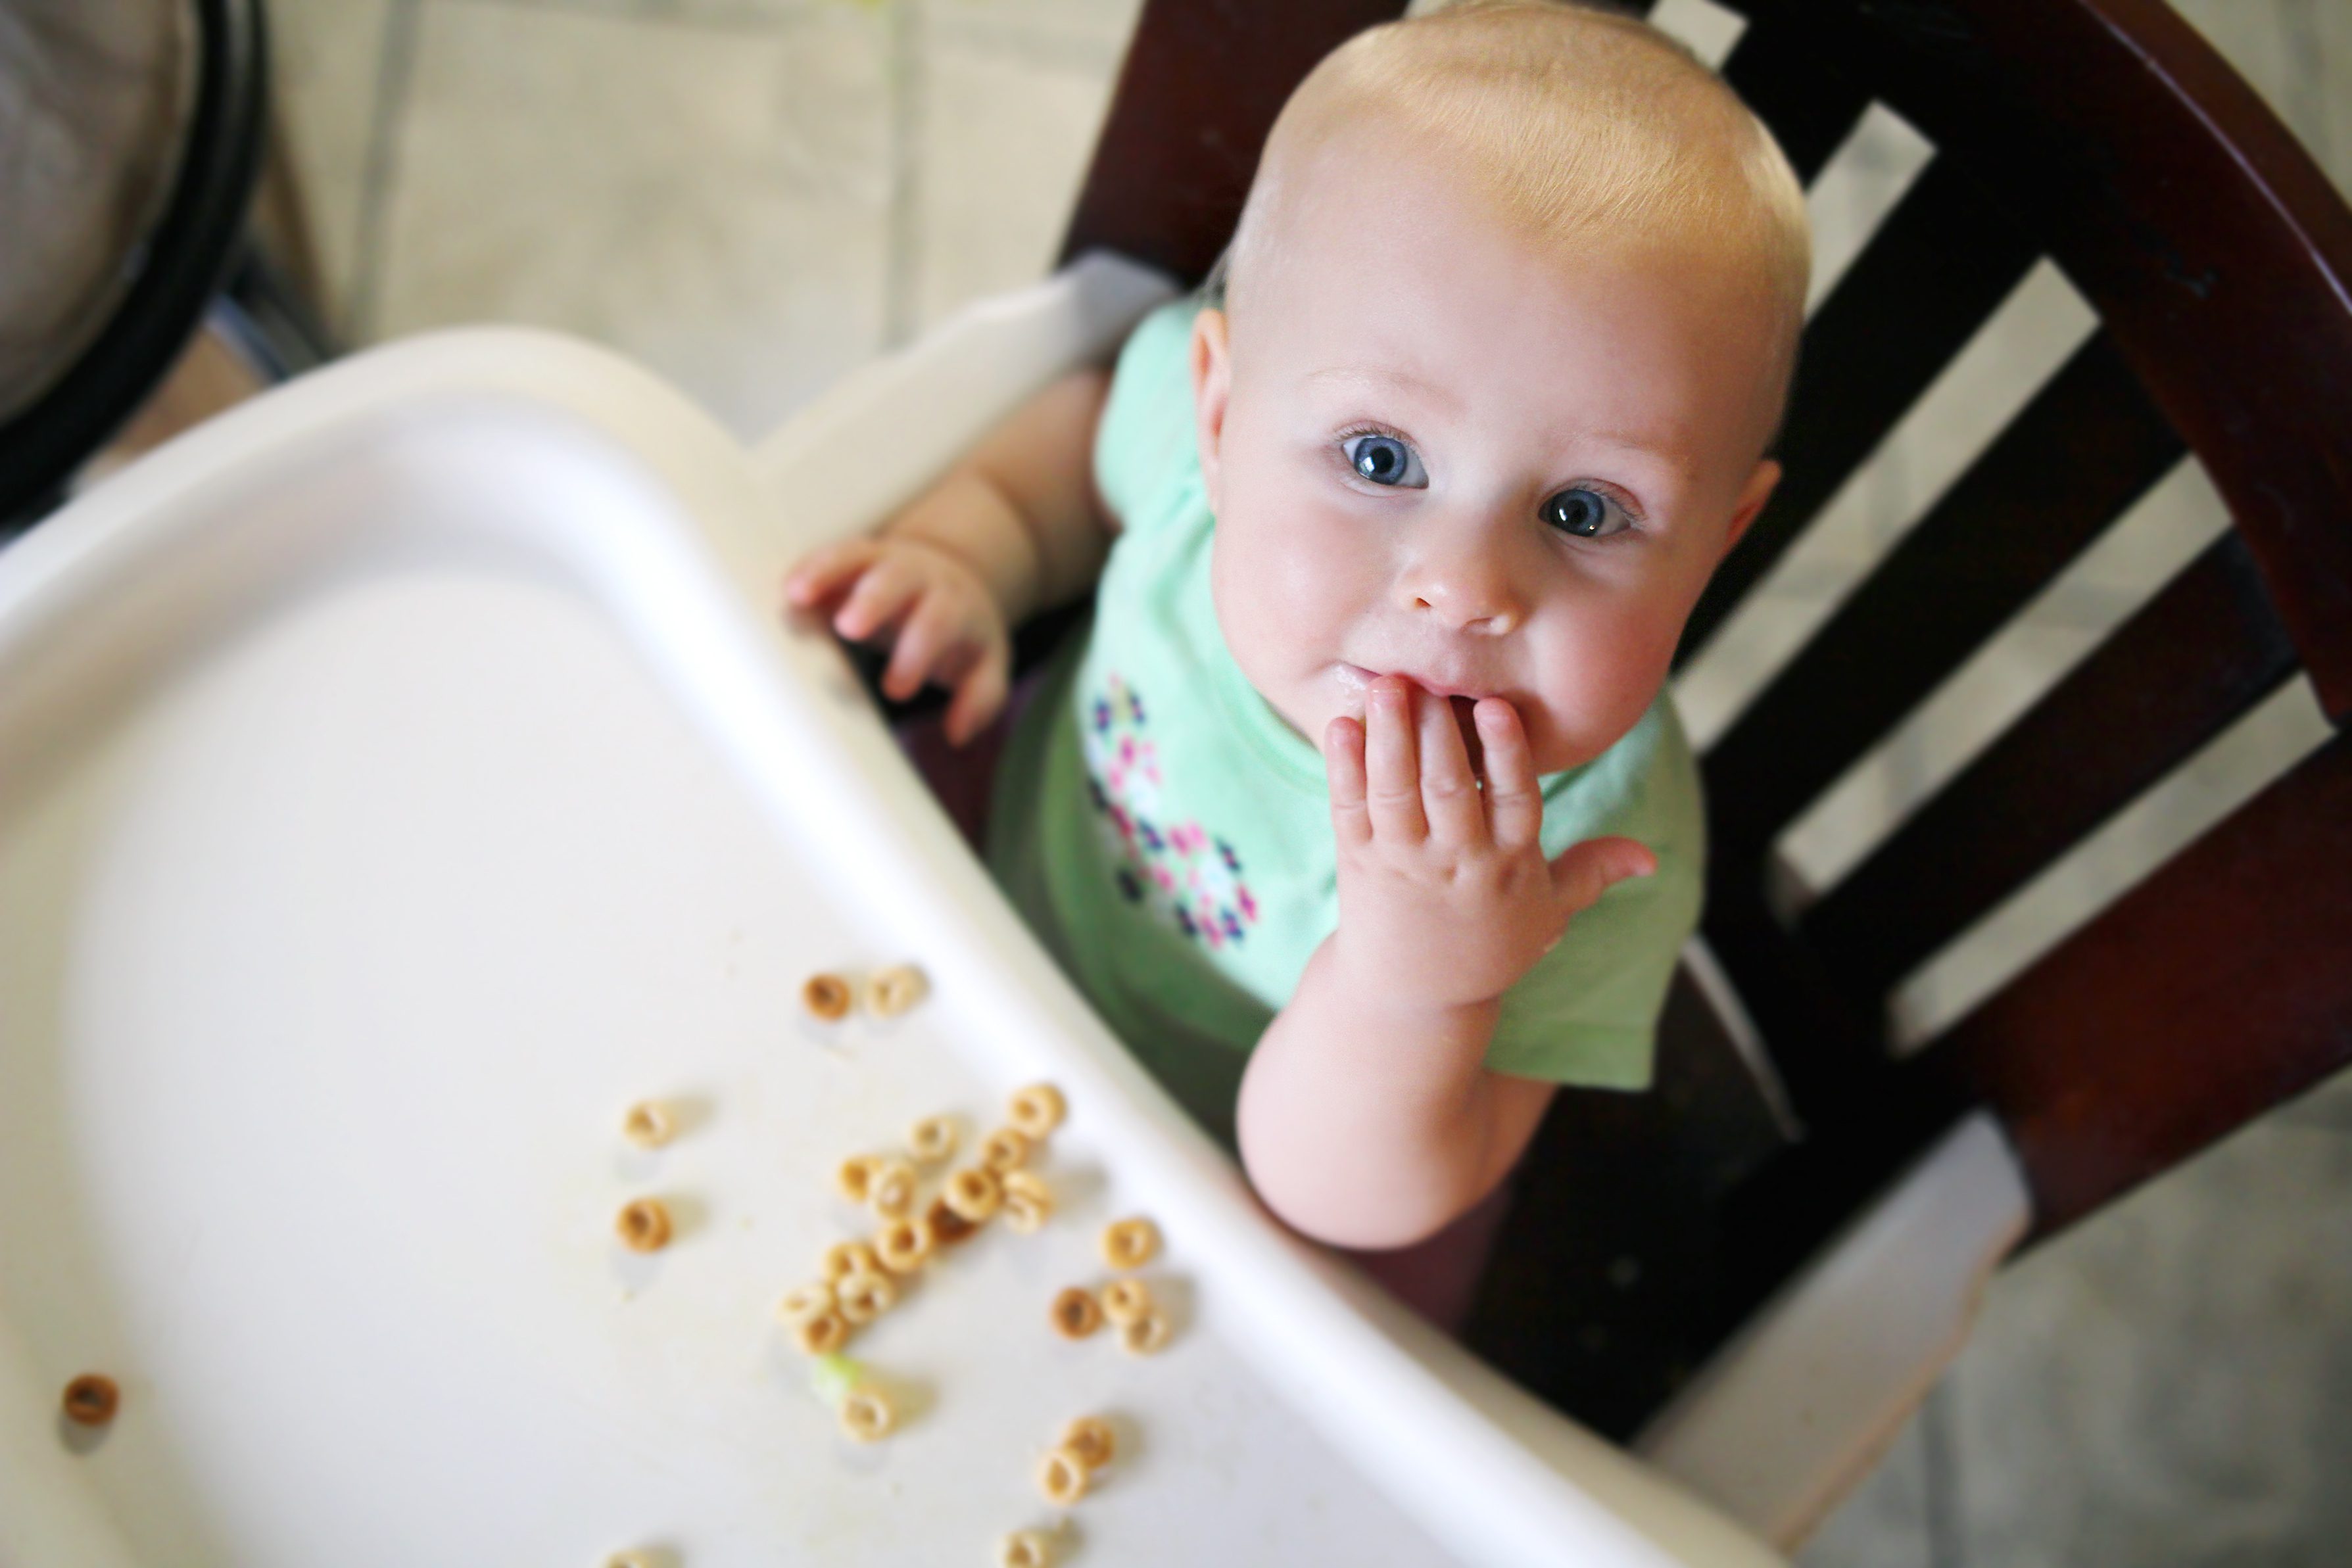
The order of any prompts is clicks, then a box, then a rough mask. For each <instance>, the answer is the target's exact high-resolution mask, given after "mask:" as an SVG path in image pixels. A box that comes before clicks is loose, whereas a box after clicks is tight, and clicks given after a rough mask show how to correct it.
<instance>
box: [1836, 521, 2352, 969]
mask: <svg viewBox="0 0 2352 1568" xmlns="http://www.w3.org/2000/svg"><path fill="white" fill-rule="evenodd" d="M2295 668H2296V665H2295V655H2294V643H2293V642H2292V641H2291V640H2290V639H2289V638H2288V636H2287V634H2286V628H2285V627H2284V625H2282V624H2281V623H2280V622H2279V618H2278V612H2276V611H2275V610H2273V608H2272V607H2271V602H2270V597H2269V595H2268V594H2267V593H2265V592H2264V591H2263V582H2262V574H2261V572H2260V570H2258V569H2257V568H2256V567H2255V564H2254V559H2253V557H2252V554H2251V553H2250V552H2249V551H2248V550H2247V549H2246V543H2245V540H2243V539H2242V538H2239V537H2238V536H2237V535H2236V534H2234V533H2230V534H2224V535H2222V536H2221V538H2218V539H2216V540H2214V541H2213V543H2212V544H2211V545H2210V546H2208V547H2207V548H2206V549H2205V551H2204V553H2203V554H2201V555H2200V556H2199V557H2198V558H2197V559H2195V560H2194V561H2192V562H2190V563H2189V565H2188V566H2187V567H2185V568H2183V569H2182V570H2181V571H2180V573H2179V575H2178V576H2176V577H2175V578H2174V579H2173V580H2171V581H2170V582H2168V583H2167V584H2166V585H2165V586H2164V587H2163V588H2162V589H2161V590H2160V591H2158V593H2157V594H2156V595H2155V597H2153V598H2152V599H2150V600H2149V601H2148V602H2147V604H2145V605H2144V606H2142V607H2141V608H2140V610H2139V611H2138V612H2137V613H2136V614H2134V615H2133V616H2132V617H2131V618H2130V619H2129V620H2128V621H2126V622H2125V623H2124V624H2123V625H2122V626H2120V627H2119V628H2117V629H2116V632H2115V633H2114V634H2113V635H2112V636H2111V637H2110V638H2109V639H2108V640H2107V642H2105V643H2103V644H2102V645H2101V646H2100V647H2099V648H2097V649H2096V650H2095V651H2094V652H2093V653H2091V654H2090V655H2089V656H2088V657H2087V658H2085V659H2084V661H2083V662H2082V663H2081V664H2078V665H2077V666H2075V668H2074V669H2073V670H2072V671H2070V672H2068V674H2067V675H2066V677H2065V679H2063V681H2061V682H2060V683H2059V684H2058V685H2056V686H2055V687H2053V689H2052V690H2051V691H2050V692H2048V693H2047V694H2045V695H2043V696H2042V698H2041V699H2040V700H2039V701H2038V702H2037V703H2036V704H2035V705H2034V706H2032V708H2031V709H2029V710H2028V711H2027V712H2026V713H2025V714H2024V715H2023V716H2021V717H2020V718H2019V719H2018V720H2017V722H2016V723H2015V724H2014V725H2012V726H2011V727H2010V728H2009V729H2008V730H2007V731H2006V732H2005V733H2004V734H2002V735H2001V736H2000V737H1999V738H1998V739H1997V740H1995V741H1994V742H1993V743H1992V745H1990V747H1987V748H1986V750H1985V752H1984V754H1983V755H1982V756H1980V757H1979V758H1976V759H1975V760H1974V761H1973V762H1971V763H1970V764H1969V766H1968V767H1967V768H1963V769H1962V770H1961V771H1960V772H1959V773H1958V774H1956V775H1955V776H1954V777H1953V778H1952V779H1951V780H1950V781H1949V782H1948V784H1946V785H1945V787H1944V788H1943V789H1940V790H1939V791H1937V793H1936V794H1935V795H1934V796H1933V797H1931V798H1930V799H1929V800H1927V802H1926V803H1925V804H1923V805H1922V806H1921V807H1920V808H1919V809H1918V810H1916V812H1914V813H1913V814H1912V815H1911V816H1910V817H1909V818H1908V819H1906V821H1905V822H1904V823H1903V825H1902V827H1900V828H1899V829H1897V830H1896V831H1895V832H1894V833H1892V834H1890V835H1888V837H1887V839H1886V841H1885V842H1884V843H1882V844H1880V845H1879V846H1878V847H1877V849H1875V850H1874V852H1872V853H1871V854H1870V855H1869V856H1868V857H1867V858H1866V859H1864V861H1863V862H1862V863H1861V864H1860V865H1858V866H1856V867H1855V868H1854V869H1853V871H1852V872H1851V873H1848V874H1847V875H1846V876H1845V877H1844V878H1843V879H1842V880H1841V881H1839V882H1838V883H1837V884H1836V885H1835V886H1833V887H1832V888H1831V889H1830V890H1829V892H1828V893H1827V894H1824V895H1823V897H1822V899H1821V901H1820V902H1819V903H1818V904H1814V905H1813V906H1812V907H1811V908H1810V909H1808V910H1806V911H1805V912H1804V915H1803V916H1802V918H1801V922H1800V929H1801V933H1802V936H1803V938H1804V940H1805V941H1806V943H1807V944H1808V945H1809V946H1811V947H1812V949H1813V950H1814V951H1815V952H1816V953H1818V954H1820V955H1821V956H1822V960H1823V961H1824V962H1825V963H1826V964H1827V965H1828V966H1829V967H1831V968H1832V970H1834V971H1835V972H1837V973H1838V974H1839V975H1840V976H1841V977H1848V978H1849V979H1850V982H1851V983H1853V985H1855V986H1856V987H1858V988H1864V989H1867V990H1871V991H1879V992H1883V991H1885V990H1886V989H1888V988H1891V987H1892V986H1894V985H1895V982H1896V981H1898V980H1899V979H1901V978H1902V977H1903V976H1905V975H1906V974H1907V973H1909V972H1910V971H1911V969H1912V968H1913V967H1915V966H1916V965H1917V964H1918V963H1919V962H1920V961H1921V960H1923V959H1925V958H1926V957H1927V956H1929V955H1930V954H1932V953H1934V952H1935V951H1936V950H1937V948H1938V947H1940V946H1943V945H1944V944H1945V943H1946V942H1948V941H1949V940H1950V939H1951V938H1952V937H1954V936H1958V934H1959V933H1960V932H1962V931H1964V930H1966V929H1967V928H1968V927H1969V925H1970V924H1971V923H1972V922H1974V921H1975V920H1976V919H1977V917H1978V916H1979V915H1982V914H1983V913H1984V912H1986V911H1987V910H1990V909H1991V908H1992V907H1993V906H1994V905H1996V904H1999V903H2000V901H2001V900H2003V899H2005V898H2007V897H2008V896H2009V895H2010V894H2012V893H2014V892H2015V891H2016V890H2017V889H2019V888H2021V887H2022V886H2023V885H2024V884H2025V883H2026V882H2027V881H2029V880H2030V879H2031V878H2032V876H2033V875H2034V874H2035V873H2037V872H2039V871H2040V870H2041V869H2042V867H2043V866H2044V865H2045V864H2047V863H2048V862H2051V861H2053V860H2054V859H2056V858H2057V857H2058V856H2059V855H2061V854H2063V852H2065V851H2066V850H2067V849H2069V848H2070V847H2072V846H2073V845H2074V842H2075V841H2077V840H2079V839H2081V838H2083V837H2084V836H2085V835H2087V834H2089V833H2091V832H2092V831H2095V830H2096V829H2097V828H2098V826H2099V825H2100V824H2101V823H2102V822H2104V821H2106V820H2107V818H2108V817H2110V816H2111V815H2113V814H2114V812H2115V811H2116V810H2117V809H2119V808H2120V807H2121V806H2123V805H2124V804H2125V803H2126V802H2128V801H2130V800H2133V799H2135V798H2136V797H2137V796H2138V795H2139V794H2140V792H2141V791H2143V790H2145V789H2147V788H2148V787H2149V786H2151V785H2153V784H2155V783H2156V782H2157V781H2158V780H2159V779H2162V778H2163V777H2164V776H2165V775H2166V774H2167V773H2169V772H2170V771H2171V770H2172V769H2173V768H2175V767H2177V766H2178V765H2179V763H2181V762H2182V761H2184V760H2185V759H2186V758H2189V756H2190V755H2192V754H2193V753H2195V752H2196V751H2197V750H2198V749H2199V748H2200V747H2203V746H2204V745H2205V744H2206V743H2207V742H2209V741H2210V740H2211V739H2212V738H2213V737H2215V736H2217V735H2219V734H2221V731H2222V730H2223V729H2224V728H2226V727H2228V726H2229V725H2230V724H2231V723H2232V722H2233V721H2234V720H2236V719H2237V718H2238V717H2239V716H2241V715H2242V714H2244V713H2245V712H2246V711H2247V710H2248V709H2250V708H2252V706H2254V705H2255V704H2256V703H2259V702H2261V701H2262V700H2263V698H2264V697H2267V696H2268V695H2271V693H2272V692H2273V691H2275V690H2277V689H2278V687H2279V686H2280V685H2282V684H2284V682H2285V681H2286V680H2287V679H2288V678H2289V677H2290V676H2292V675H2293V674H2294V672H2295ZM2346 941H2347V946H2348V947H2352V935H2347V937H2346ZM2346 962H2347V965H2352V951H2347V955H2346Z"/></svg>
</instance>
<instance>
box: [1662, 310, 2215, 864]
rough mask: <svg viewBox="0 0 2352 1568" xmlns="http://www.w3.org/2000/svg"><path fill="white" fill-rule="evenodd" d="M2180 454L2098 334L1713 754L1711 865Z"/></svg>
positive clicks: (1758, 838)
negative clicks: (1713, 855)
mask: <svg viewBox="0 0 2352 1568" xmlns="http://www.w3.org/2000/svg"><path fill="white" fill-rule="evenodd" d="M2183 450H2184V448H2183V446H2182V444H2181V441H2180V438H2179V436H2178V435H2176V434H2174V433H2173V430H2172V427H2171V425H2170V424H2169V423H2167V422H2166V420H2165V418H2164V416H2163V414H2161V413H2158V411H2157V409H2156V407H2155V405H2154V404H2153V403H2151V402H2149V401H2148V398H2147V393H2146V392H2143V391H2142V390H2141V388H2140V384H2139V379H2138V378H2137V376H2135V375H2134V374H2133V373H2132V371H2131V370H2130V369H2129V367H2127V366H2126V365H2125V363H2124V362H2123V360H2122V357H2121V356H2120V355H2118V354H2117V353H2116V349H2115V344H2114V343H2113V341H2112V340H2109V339H2108V338H2107V337H2106V336H2105V334H2104V333H2096V332H2095V333H2093V334H2092V335H2091V337H2090V338H2089V339H2088V340H2085V341H2084V344H2083V346H2082V347H2081V348H2080V349H2078V350H2075V352H2074V357H2073V358H2072V359H2071V360H2069V361H2067V362H2066V364H2065V365H2063V367H2061V369H2060V370H2059V371H2058V372H2057V373H2056V374H2055V375H2053V376H2052V377H2051V378H2050V380H2049V382H2047V383H2045V384H2044V385H2043V387H2042V390H2041V391H2040V392H2038V393H2036V394H2035V396H2034V397H2033V398H2032V400H2031V401H2030V402H2028V403H2027V404H2026V406H2025V407H2024V408H2023V409H2022V410H2021V411H2020V413H2018V414H2017V416H2016V417H2015V418H2014V419H2012V420H2011V422H2010V423H2009V426H2008V428H2007V429H2005V430H2003V431H2002V432H2001V433H2000V435H1999V436H1998V437H1996V438H1995V439H1994V441H1993V442H1992V444H1990V445H1989V446H1987V447H1986V448H1985V449H1984V451H1983V452H1982V453H1980V454H1979V455H1978V457H1977V459H1976V461H1975V462H1974V463H1973V464H1971V465H1969V468H1968V470H1967V471H1966V472H1965V473H1963V474H1962V475H1961V476H1960V477H1959V478H1958V480H1957V481H1956V482H1955V483H1954V484H1953V485H1952V486H1951V488H1950V489H1948V490H1947V491H1946V492H1945V493H1944V495H1943V496H1942V497H1940V498H1939V499H1938V500H1937V502H1936V503H1935V504H1934V505H1933V506H1932V507H1929V508H1928V510H1927V515H1926V516H1925V517H1923V518H1922V519H1921V520H1920V521H1919V522H1918V524H1917V525H1916V527H1914V528H1912V529H1911V530H1910V532H1909V533H1907V534H1906V535H1905V536H1904V538H1902V540H1901V541H1900V542H1899V543H1897V544H1896V545H1895V548H1894V549H1892V550H1891V551H1890V552H1889V553H1888V555H1887V557H1886V559H1885V560H1884V561H1882V562H1881V563H1880V564H1879V566H1878V567H1877V569H1876V570H1874V572H1873V573H1872V574H1871V576H1870V578H1869V580H1867V581H1865V582H1864V584H1863V586H1862V587H1861V588H1860V589H1859V590H1857V591H1855V592H1854V593H1853V595H1852V596H1851V597H1850V598H1848V599H1847V600H1846V601H1845V602H1844V603H1843V605H1842V606H1840V607H1839V610H1838V612H1836V613H1835V614H1834V615H1833V616H1832V618H1831V619H1830V621H1829V622H1828V623H1827V624H1826V625H1825V626H1823V627H1822V629H1821V630H1820V631H1818V632H1815V633H1814V635H1813V637H1812V639H1811V641H1810V642H1809V643H1806V644H1805V646H1804V648H1803V650H1802V651H1801V653H1798V655H1797V656H1796V657H1795V658H1794V659H1793V660H1792V661H1791V662H1790V665H1789V666H1788V668H1786V669H1784V670H1783V671H1781V672H1780V674H1778V675H1777V676H1776V677H1775V678H1774V679H1773V681H1772V682H1771V684H1770V685H1768V686H1767V687H1766V688H1765V689H1764V690H1763V692H1761V693H1760V694H1759V695H1758V696H1757V697H1756V698H1755V699H1754V700H1753V701H1752V702H1751V703H1750V704H1749V705H1748V707H1747V708H1746V709H1745V710H1744V711H1743V712H1742V713H1741V714H1740V716H1739V717H1738V720H1736V721H1735V722H1734V723H1733V725H1732V726H1731V727H1730V728H1729V729H1728V730H1727V731H1726V732H1725V733H1724V735H1723V736H1722V737H1720V738H1719V739H1718V740H1717V742H1716V744H1715V745H1714V746H1713V747H1710V748H1709V749H1708V751H1707V753H1706V759H1705V766H1706V784H1707V795H1708V799H1709V801H1710V803H1711V808H1712V809H1711V811H1710V815H1709V819H1708V826H1709V829H1710V833H1709V847H1710V852H1711V853H1713V854H1716V855H1720V856H1727V857H1731V858H1733V859H1742V858H1744V859H1747V860H1749V861H1750V862H1753V861H1754V859H1755V857H1756V856H1757V855H1759V853H1760V852H1761V851H1762V849H1763V847H1764V846H1765V844H1766V843H1768V842H1769V841H1770V839H1771V837H1772V836H1773V835H1774V834H1775V833H1777V832H1779V831H1780V829H1782V828H1783V827H1785V826H1786V825H1787V824H1788V823H1789V822H1790V821H1791V820H1792V819H1793V818H1795V816H1796V815H1797V814H1798V812H1799V811H1801V810H1803V809H1804V807H1805V806H1806V805H1807V804H1808V803H1809V802H1810V801H1811V800H1813V799H1814V797H1815V796H1817V795H1819V794H1820V793H1821V792H1822V790H1823V789H1827V788H1828V787H1829V786H1830V785H1831V784H1832V782H1833V781H1835V780H1836V779H1837V778H1838V777H1839V776H1840V775H1841V774H1843V773H1844V772H1845V770H1846V769H1847V768H1848V767H1850V766H1851V765H1852V764H1853V761H1854V760H1855V759H1856V758H1859V757H1861V756H1862V755H1863V753H1864V752H1865V751H1867V750H1868V749H1869V748H1870V747H1872V746H1873V745H1874V744H1876V743H1877V741H1878V740H1879V739H1880V738H1881V737H1884V736H1885V734H1886V733H1887V732H1888V731H1889V730H1891V729H1893V728H1894V727H1895V724H1896V723H1897V722H1898V721H1899V720H1900V719H1901V718H1902V716H1904V715H1905V714H1906V713H1907V712H1909V711H1910V710H1911V709H1912V708H1913V707H1914V706H1916V705H1917V704H1918V703H1919V702H1921V701H1922V700H1923V699H1925V698H1926V697H1927V695H1928V694H1929V693H1930V692H1932V691H1934V690H1935V688H1936V687H1937V685H1938V684H1939V683H1940V682H1942V681H1943V679H1944V678H1945V677H1946V676H1947V675H1948V674H1950V673H1951V672H1952V670H1953V669H1955V668H1956V667H1958V664H1960V663H1961V661H1963V660H1964V659H1966V658H1967V657H1968V656H1969V653H1971V652H1973V651H1974V650H1975V649H1976V648H1978V647H1979V645H1980V644H1982V643H1985V642H1986V641H1987V640H1988V639H1990V637H1991V636H1992V635H1993V633H1994V632H1997V631H1998V630H1999V629H2000V626H2001V625H2002V624H2003V623H2004V622H2007V621H2008V620H2009V619H2010V618H2011V616H2012V615H2014V614H2015V613H2016V612H2018V611H2019V610H2020V609H2021V608H2022V607H2023V606H2024V604H2025V603H2026V602H2027V601H2029V600H2031V599H2032V597H2033V596H2034V595H2035V594H2037V593H2039V592H2040V591H2042V588H2043V587H2044V586H2046V585H2047V584H2048V583H2049V581H2050V580H2051V579H2053V578H2054V577H2056V576H2057V575H2058V573H2059V572H2061V571H2062V570H2064V569H2065V567H2066V566H2067V564H2068V563H2069V562H2071V561H2072V560H2074V558H2075V557H2076V556H2078V555H2080V554H2081V553H2082V551H2083V550H2084V549H2087V548H2088V547H2089V546H2090V545H2091V544H2092V542H2093V541H2095V539H2096V538H2098V537H2099V535H2100V534H2101V533H2102V532H2104V531H2105V528H2107V527H2108V525H2109V524H2111V523H2112V522H2113V521H2114V520H2115V519H2116V517H2120V516H2121V515H2122V514H2123V513H2124V511H2125V510H2126V508H2128V507H2130V506H2131V505H2132V503H2133V502H2135V501H2137V499H2139V497H2141V496H2142V495H2143V494H2144V493H2145V492H2146V491H2147V489H2148V488H2149V486H2153V485H2154V484H2155V483H2156V482H2157V481H2158V479H2160V478H2162V477H2163V476H2164V475H2165V474H2166V473H2167V472H2168V470H2169V469H2170V468H2171V467H2172V466H2173V465H2174V464H2175V463H2177V462H2179V459H2180V456H2181V454H2182V452H2183Z"/></svg>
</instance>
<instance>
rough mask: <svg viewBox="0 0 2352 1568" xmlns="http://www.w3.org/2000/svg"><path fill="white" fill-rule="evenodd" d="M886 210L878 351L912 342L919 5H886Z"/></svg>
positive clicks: (918, 225) (917, 257) (918, 240)
mask: <svg viewBox="0 0 2352 1568" xmlns="http://www.w3.org/2000/svg"><path fill="white" fill-rule="evenodd" d="M888 4H889V18H890V43H889V51H890V53H889V73H890V88H889V91H890V209H889V213H888V215H887V219H886V221H885V223H884V225H883V233H884V240H883V243H884V249H885V255H884V262H883V265H884V269H885V270H884V274H883V282H882V348H883V350H884V351H885V352H888V351H889V350H894V349H897V348H899V347H900V346H902V345H904V344H905V343H906V342H908V340H910V339H912V338H913V337H914V335H915V328H916V320H915V314H916V301H915V285H916V279H917V278H918V277H920V276H921V271H922V267H921V262H922V241H923V235H922V222H921V214H922V207H921V197H922V134H923V98H924V90H925V88H926V86H927V83H926V81H925V78H924V71H923V42H924V35H923V22H924V16H923V14H922V12H921V9H920V3H919V0H888Z"/></svg>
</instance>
